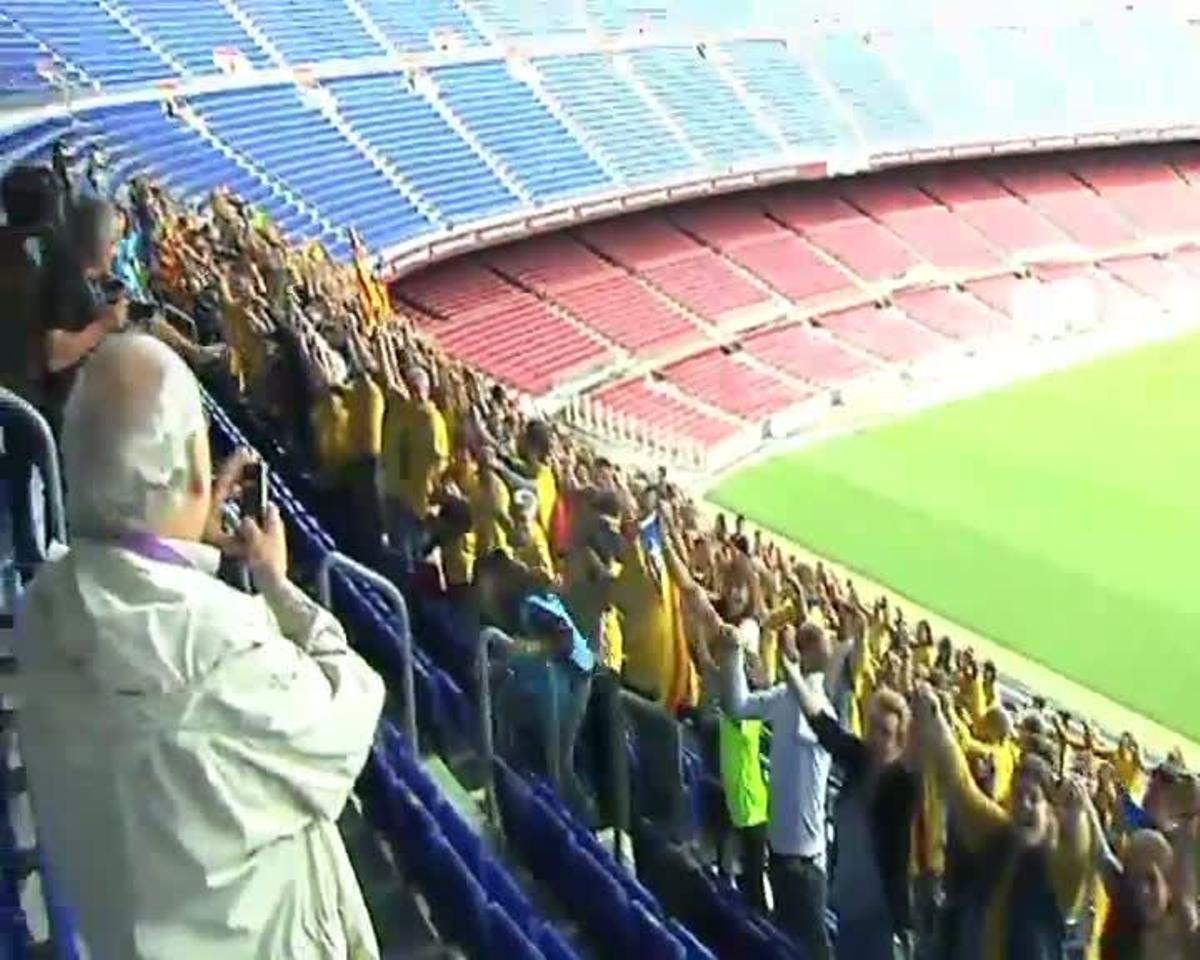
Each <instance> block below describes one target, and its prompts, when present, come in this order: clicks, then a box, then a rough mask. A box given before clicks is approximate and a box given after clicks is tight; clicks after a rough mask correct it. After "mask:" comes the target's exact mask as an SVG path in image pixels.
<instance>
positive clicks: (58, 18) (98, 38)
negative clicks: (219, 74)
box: [4, 0, 176, 86]
mask: <svg viewBox="0 0 1200 960" xmlns="http://www.w3.org/2000/svg"><path fill="white" fill-rule="evenodd" d="M4 13H5V15H7V16H8V17H10V18H11V19H12V20H14V21H16V22H17V23H18V24H20V25H21V27H22V28H24V29H25V30H26V31H28V33H29V34H31V35H32V36H33V37H36V38H37V39H38V40H40V41H41V42H42V43H44V44H46V45H47V46H49V47H51V48H52V49H54V50H55V51H56V52H57V53H58V54H59V55H60V56H61V57H63V58H64V59H65V60H66V61H67V62H69V63H71V64H72V65H73V66H75V67H78V68H79V69H81V70H83V71H85V72H86V73H87V75H88V76H90V77H91V78H92V79H94V80H97V81H99V82H100V83H101V84H103V85H104V86H117V85H128V84H138V83H149V82H152V81H154V80H157V79H160V78H162V77H171V76H175V75H176V71H175V70H174V69H172V68H171V66H170V65H169V64H168V63H167V62H166V61H165V60H164V59H163V58H162V57H160V56H159V55H158V54H157V53H155V52H154V51H153V50H152V49H150V48H149V47H148V46H146V45H145V44H144V43H142V41H141V40H139V39H138V38H137V37H136V36H134V34H132V33H131V32H130V31H129V30H127V29H126V28H125V27H124V26H122V25H121V24H120V23H118V22H117V21H116V20H114V19H113V18H112V17H110V16H109V15H108V13H107V12H105V10H104V8H103V7H101V6H100V4H99V3H98V2H97V0H5V4H4Z"/></svg>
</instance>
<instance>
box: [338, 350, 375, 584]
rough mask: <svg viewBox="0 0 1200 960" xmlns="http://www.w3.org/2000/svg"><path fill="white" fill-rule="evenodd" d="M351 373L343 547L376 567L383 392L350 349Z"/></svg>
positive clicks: (347, 395) (347, 410)
mask: <svg viewBox="0 0 1200 960" xmlns="http://www.w3.org/2000/svg"><path fill="white" fill-rule="evenodd" d="M351 369H352V375H351V378H350V382H349V384H348V385H347V387H346V390H345V405H346V419H347V424H346V466H345V470H344V476H345V492H346V496H347V507H348V512H349V516H348V518H347V523H346V533H347V535H348V540H347V542H346V544H345V549H346V550H347V551H348V552H349V553H350V555H351V556H354V557H357V558H358V559H359V560H361V561H362V562H363V563H365V564H367V565H368V566H372V567H373V566H377V565H378V562H379V551H380V546H381V545H382V540H383V516H382V509H381V508H382V502H381V499H380V492H379V459H380V456H381V454H382V452H383V414H384V397H383V391H382V390H380V389H379V385H378V384H377V383H376V382H375V381H374V379H373V378H372V377H371V375H370V373H368V372H367V371H366V370H365V369H363V367H362V365H361V363H360V362H359V360H358V358H357V354H356V353H354V352H353V351H352V363H351Z"/></svg>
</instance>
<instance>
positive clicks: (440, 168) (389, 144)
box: [327, 74, 520, 223]
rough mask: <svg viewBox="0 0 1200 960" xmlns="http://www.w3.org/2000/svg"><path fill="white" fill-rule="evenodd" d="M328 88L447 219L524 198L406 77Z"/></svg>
mask: <svg viewBox="0 0 1200 960" xmlns="http://www.w3.org/2000/svg"><path fill="white" fill-rule="evenodd" d="M327 86H328V88H329V89H330V90H331V91H332V92H333V94H334V96H335V97H336V98H337V101H338V105H339V107H340V108H341V112H342V115H343V116H344V117H345V118H346V119H347V120H348V121H349V122H350V124H351V126H353V127H354V128H355V129H356V130H357V131H358V132H359V133H360V134H362V135H363V136H364V137H365V138H366V139H367V140H368V141H369V142H370V144H371V145H372V146H373V147H374V148H375V149H376V150H378V151H379V153H380V154H381V155H382V156H383V157H385V158H386V159H388V160H390V161H391V162H392V163H393V164H395V166H396V169H397V170H400V171H401V172H402V173H403V174H404V178H405V179H406V180H407V181H408V183H409V184H411V186H412V187H413V189H414V190H416V192H417V193H419V194H420V195H421V196H422V197H423V198H424V199H426V200H428V201H429V202H430V203H432V204H433V205H434V206H435V207H436V208H437V209H438V211H439V212H440V213H441V214H442V215H443V216H444V217H445V219H446V220H447V221H448V222H450V223H456V222H459V221H464V220H471V219H478V218H480V217H486V216H490V215H493V214H497V213H501V212H503V211H505V210H511V209H513V208H514V207H516V206H517V205H518V203H519V202H520V201H519V200H518V199H517V197H516V196H515V195H514V194H513V193H512V192H511V191H509V189H508V188H507V187H505V185H504V184H503V183H502V182H501V181H500V179H499V178H498V177H497V176H496V175H495V173H494V172H493V171H492V169H491V168H490V167H489V166H488V165H487V163H486V161H485V160H484V159H483V158H482V157H480V156H479V155H478V154H477V153H476V152H475V151H474V150H473V149H472V148H471V146H470V144H468V143H467V142H466V141H465V140H463V138H462V137H460V136H459V135H458V133H457V132H456V131H455V130H454V129H453V128H452V127H451V126H450V124H449V123H447V122H446V120H445V119H444V118H443V117H442V116H441V115H440V114H439V113H438V112H437V111H436V110H435V109H434V108H433V106H432V105H431V104H430V103H429V101H428V100H426V99H425V98H424V97H422V96H421V95H420V94H419V93H417V92H416V91H415V90H413V89H412V88H411V87H410V86H409V85H408V84H407V83H406V82H405V81H404V79H403V78H402V77H399V76H396V75H393V74H388V75H384V76H374V77H348V78H345V79H342V80H333V81H330V82H329V83H328V84H327Z"/></svg>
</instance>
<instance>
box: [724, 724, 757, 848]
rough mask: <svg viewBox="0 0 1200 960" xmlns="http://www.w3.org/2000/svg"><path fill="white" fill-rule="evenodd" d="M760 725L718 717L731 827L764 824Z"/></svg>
mask: <svg viewBox="0 0 1200 960" xmlns="http://www.w3.org/2000/svg"><path fill="white" fill-rule="evenodd" d="M762 728H763V725H762V721H761V720H740V721H739V720H730V719H729V718H728V717H725V716H723V717H721V785H722V786H723V787H724V788H725V803H726V805H727V806H728V807H729V819H730V820H732V821H733V825H734V827H736V828H738V829H741V828H742V827H755V826H758V825H759V824H760V823H766V822H767V781H766V778H765V777H764V776H763V770H762V750H761V741H762Z"/></svg>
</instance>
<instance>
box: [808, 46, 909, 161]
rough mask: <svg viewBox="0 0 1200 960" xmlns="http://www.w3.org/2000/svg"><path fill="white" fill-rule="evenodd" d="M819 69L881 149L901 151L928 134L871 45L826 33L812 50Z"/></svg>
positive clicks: (907, 98) (897, 83)
mask: <svg viewBox="0 0 1200 960" xmlns="http://www.w3.org/2000/svg"><path fill="white" fill-rule="evenodd" d="M814 55H815V60H816V63H817V65H818V67H819V68H820V69H821V70H822V71H823V72H824V74H825V77H826V78H827V79H828V80H829V82H830V83H831V84H832V85H833V87H834V89H836V90H837V92H838V93H840V94H841V95H842V96H843V97H844V98H845V99H846V101H847V102H848V103H849V104H850V105H851V106H852V107H853V108H854V110H855V117H856V119H857V120H858V123H859V126H860V127H861V128H862V132H863V133H864V134H865V135H866V136H868V137H870V138H871V139H872V140H873V141H875V142H876V143H878V144H879V146H881V147H884V148H903V147H905V146H909V145H912V144H914V143H916V142H918V141H919V140H920V139H921V138H922V137H923V136H925V135H927V134H928V126H927V125H926V122H925V119H924V117H922V116H921V114H920V112H919V111H918V110H917V107H916V105H915V104H914V103H913V102H912V100H911V99H910V98H909V96H908V94H907V93H905V91H904V88H903V87H902V86H901V85H900V83H899V81H898V80H897V79H896V78H895V77H893V76H892V75H890V74H889V72H888V69H887V66H886V65H885V64H884V62H883V60H882V59H881V58H880V56H879V53H878V51H876V50H875V49H874V48H873V47H872V46H871V45H870V44H868V43H864V42H863V41H862V40H861V39H860V38H859V37H857V36H853V35H851V34H828V35H826V36H825V37H823V38H821V39H820V40H818V41H817V43H816V47H815V50H814Z"/></svg>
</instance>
